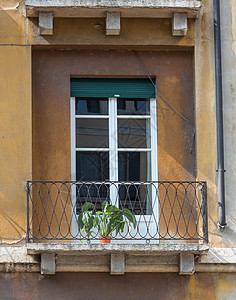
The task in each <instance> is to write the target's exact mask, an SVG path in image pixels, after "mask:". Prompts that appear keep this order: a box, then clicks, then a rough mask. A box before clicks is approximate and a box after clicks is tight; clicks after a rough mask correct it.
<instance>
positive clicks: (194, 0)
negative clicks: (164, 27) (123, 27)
mask: <svg viewBox="0 0 236 300" xmlns="http://www.w3.org/2000/svg"><path fill="white" fill-rule="evenodd" d="M25 5H26V14H27V16H28V17H38V12H39V11H40V12H42V11H49V10H50V12H53V14H54V17H77V18H85V17H87V18H92V17H105V15H106V12H107V11H109V10H111V11H116V10H118V11H120V12H121V17H124V18H135V17H136V18H155V17H162V18H169V17H171V16H172V14H173V12H174V11H181V12H187V13H188V17H189V18H196V17H197V16H198V11H199V10H200V8H201V5H202V2H201V1H199V0H142V1H141V0H64V1H61V0H26V2H25ZM85 12H86V13H85Z"/></svg>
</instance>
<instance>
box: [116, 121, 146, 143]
mask: <svg viewBox="0 0 236 300" xmlns="http://www.w3.org/2000/svg"><path fill="white" fill-rule="evenodd" d="M150 147H151V140H150V119H118V148H150Z"/></svg>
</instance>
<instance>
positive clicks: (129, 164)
mask: <svg viewBox="0 0 236 300" xmlns="http://www.w3.org/2000/svg"><path fill="white" fill-rule="evenodd" d="M118 165H119V181H132V182H135V181H141V182H145V181H150V180H151V152H119V155H118ZM150 187H151V186H150V185H148V184H138V183H133V184H126V183H124V184H122V185H120V187H119V202H120V203H119V205H120V207H121V208H124V207H126V208H128V209H130V210H131V211H132V213H133V214H136V215H143V214H145V215H149V214H151V213H152V201H151V200H152V197H151V188H150Z"/></svg>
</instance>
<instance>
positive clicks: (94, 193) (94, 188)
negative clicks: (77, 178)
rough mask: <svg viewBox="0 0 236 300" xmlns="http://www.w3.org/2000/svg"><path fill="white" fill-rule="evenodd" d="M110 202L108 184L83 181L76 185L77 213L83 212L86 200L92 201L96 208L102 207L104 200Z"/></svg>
mask: <svg viewBox="0 0 236 300" xmlns="http://www.w3.org/2000/svg"><path fill="white" fill-rule="evenodd" d="M103 201H107V202H110V186H109V185H108V184H95V183H88V182H86V183H82V184H77V185H76V213H77V214H79V213H80V212H81V208H82V206H83V205H84V203H85V202H91V203H93V205H94V210H96V211H98V210H101V208H102V202H103Z"/></svg>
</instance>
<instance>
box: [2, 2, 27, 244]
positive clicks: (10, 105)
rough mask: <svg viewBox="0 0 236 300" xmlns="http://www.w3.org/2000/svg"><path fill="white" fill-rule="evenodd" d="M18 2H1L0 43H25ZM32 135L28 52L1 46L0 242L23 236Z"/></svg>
mask: <svg viewBox="0 0 236 300" xmlns="http://www.w3.org/2000/svg"><path fill="white" fill-rule="evenodd" d="M18 3H19V1H2V0H1V1H0V44H9V43H17V44H18V43H19V44H25V43H26V42H27V35H26V30H25V18H24V16H23V11H22V10H21V9H20V7H18V8H16V7H17V5H18ZM31 135H32V130H31V49H30V47H24V46H4V45H0V242H4V241H8V242H15V241H18V240H20V239H21V238H22V237H24V236H25V234H26V190H25V188H26V180H27V179H30V178H31V169H32V163H31V153H32V145H31V144H32V140H31Z"/></svg>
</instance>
